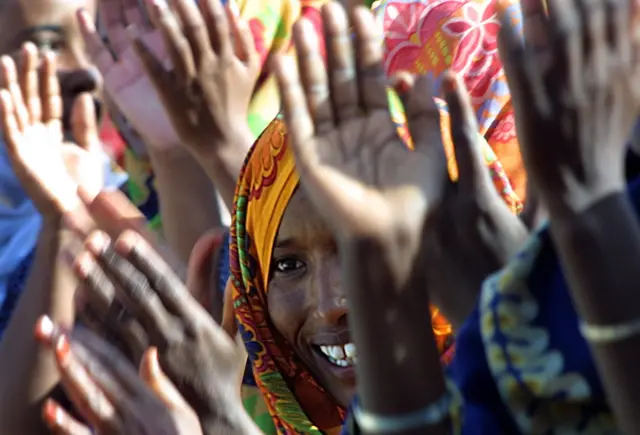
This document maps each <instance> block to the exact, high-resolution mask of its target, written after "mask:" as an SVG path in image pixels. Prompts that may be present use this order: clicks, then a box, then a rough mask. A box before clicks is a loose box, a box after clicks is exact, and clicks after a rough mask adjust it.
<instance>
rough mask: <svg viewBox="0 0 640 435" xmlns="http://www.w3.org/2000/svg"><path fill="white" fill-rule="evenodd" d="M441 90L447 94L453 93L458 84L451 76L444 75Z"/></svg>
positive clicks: (448, 74)
mask: <svg viewBox="0 0 640 435" xmlns="http://www.w3.org/2000/svg"><path fill="white" fill-rule="evenodd" d="M442 88H443V89H444V91H445V92H447V93H451V92H455V91H456V90H457V89H458V83H457V81H456V78H455V76H454V75H453V74H451V73H447V74H445V76H444V80H442Z"/></svg>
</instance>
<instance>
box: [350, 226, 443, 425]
mask: <svg viewBox="0 0 640 435" xmlns="http://www.w3.org/2000/svg"><path fill="white" fill-rule="evenodd" d="M339 252H340V255H341V257H342V258H341V261H342V270H343V271H344V277H345V284H346V287H347V292H348V293H347V294H348V297H349V306H350V313H349V327H350V329H351V332H352V334H353V336H354V341H355V343H356V347H357V349H358V364H357V366H356V369H357V375H358V395H359V401H360V404H361V406H362V407H363V408H364V409H366V410H367V411H368V412H372V413H374V414H379V415H384V416H394V415H399V414H406V413H408V412H412V411H417V410H420V409H424V408H425V407H427V406H429V405H430V404H433V403H435V402H436V401H438V400H439V399H440V398H442V396H443V394H445V382H444V377H443V374H442V369H441V366H440V359H439V354H438V349H437V348H436V344H435V341H434V337H433V330H432V328H431V324H430V322H429V308H428V307H429V297H428V294H427V293H428V292H427V288H426V282H427V280H426V274H425V272H424V271H425V268H424V267H415V268H414V270H412V271H411V272H410V274H409V277H408V278H407V279H398V273H397V269H398V264H399V262H398V261H397V258H396V259H395V260H396V261H392V260H391V258H392V256H393V255H392V254H391V252H390V250H388V249H386V248H385V247H384V246H383V245H382V244H381V243H380V242H378V241H376V240H372V239H362V238H360V239H351V240H348V241H344V242H342V243H341V246H340V251H339ZM416 257H417V258H414V259H413V260H412V261H411V263H412V264H415V265H420V264H422V262H421V260H424V258H423V255H418V256H416ZM403 281H404V282H403ZM416 326H422V327H418V328H416ZM390 374H393V375H392V376H390ZM417 392H419V394H416V393H417ZM448 430H449V422H448V421H444V422H443V423H441V424H439V425H435V426H431V427H421V428H419V429H417V430H412V431H405V432H396V433H397V434H401V435H414V434H415V435H418V434H423V435H424V434H445V433H448ZM360 432H361V433H365V434H368V433H369V432H365V431H364V430H362V428H361V430H360ZM376 435H379V434H376Z"/></svg>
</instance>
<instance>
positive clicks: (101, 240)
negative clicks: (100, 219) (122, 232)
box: [87, 231, 109, 255]
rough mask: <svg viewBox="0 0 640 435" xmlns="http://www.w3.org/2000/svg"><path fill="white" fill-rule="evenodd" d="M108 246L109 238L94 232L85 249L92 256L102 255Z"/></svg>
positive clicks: (99, 232)
mask: <svg viewBox="0 0 640 435" xmlns="http://www.w3.org/2000/svg"><path fill="white" fill-rule="evenodd" d="M108 246H109V238H108V237H107V235H106V234H104V233H103V232H101V231H96V232H95V233H93V234H92V235H91V236H90V239H89V241H88V243H87V247H88V248H89V251H91V253H93V254H97V255H100V254H102V253H103V252H104V251H105V250H106V249H107V247H108Z"/></svg>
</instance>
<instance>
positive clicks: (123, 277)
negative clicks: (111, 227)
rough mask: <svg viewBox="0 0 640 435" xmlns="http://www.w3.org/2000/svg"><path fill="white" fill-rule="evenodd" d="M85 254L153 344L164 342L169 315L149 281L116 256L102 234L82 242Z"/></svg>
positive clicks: (107, 239)
mask: <svg viewBox="0 0 640 435" xmlns="http://www.w3.org/2000/svg"><path fill="white" fill-rule="evenodd" d="M85 246H86V248H87V250H88V251H89V252H90V253H91V254H92V255H93V257H94V258H96V259H97V261H98V264H99V265H100V267H101V268H102V269H103V270H104V272H105V273H106V274H107V276H108V277H109V278H110V279H113V280H114V283H115V284H116V286H115V288H116V291H117V292H118V295H119V296H120V298H119V299H120V300H121V301H122V302H123V303H124V305H125V307H126V308H127V310H129V311H130V312H131V313H133V314H134V315H136V317H137V319H138V321H139V322H140V324H141V325H142V326H143V327H144V328H145V330H146V331H147V332H148V333H149V337H150V338H151V340H152V341H153V342H154V343H158V342H159V343H164V342H166V337H167V336H168V334H169V325H170V323H169V321H170V318H171V314H169V313H168V312H167V309H166V308H165V306H164V305H163V303H162V301H161V299H160V297H159V296H158V294H157V293H156V291H155V290H154V288H153V287H152V286H151V284H150V283H149V280H148V279H147V278H146V277H145V276H144V275H143V274H142V273H140V271H138V270H137V269H136V268H135V267H134V266H133V265H131V263H129V262H128V261H126V260H125V259H124V258H122V257H121V256H120V255H118V254H117V253H116V252H115V251H114V250H113V247H112V245H111V244H110V242H109V238H108V237H107V235H106V234H104V233H102V232H100V231H94V232H93V233H92V234H91V235H90V236H89V237H88V238H87V241H86V242H85Z"/></svg>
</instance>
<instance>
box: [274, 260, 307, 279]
mask: <svg viewBox="0 0 640 435" xmlns="http://www.w3.org/2000/svg"><path fill="white" fill-rule="evenodd" d="M305 267H306V264H305V263H304V261H301V260H299V259H297V258H295V257H284V258H278V259H276V260H275V261H274V263H273V272H274V273H277V274H279V275H291V274H293V273H296V272H300V271H301V270H303V269H304V268H305Z"/></svg>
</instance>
